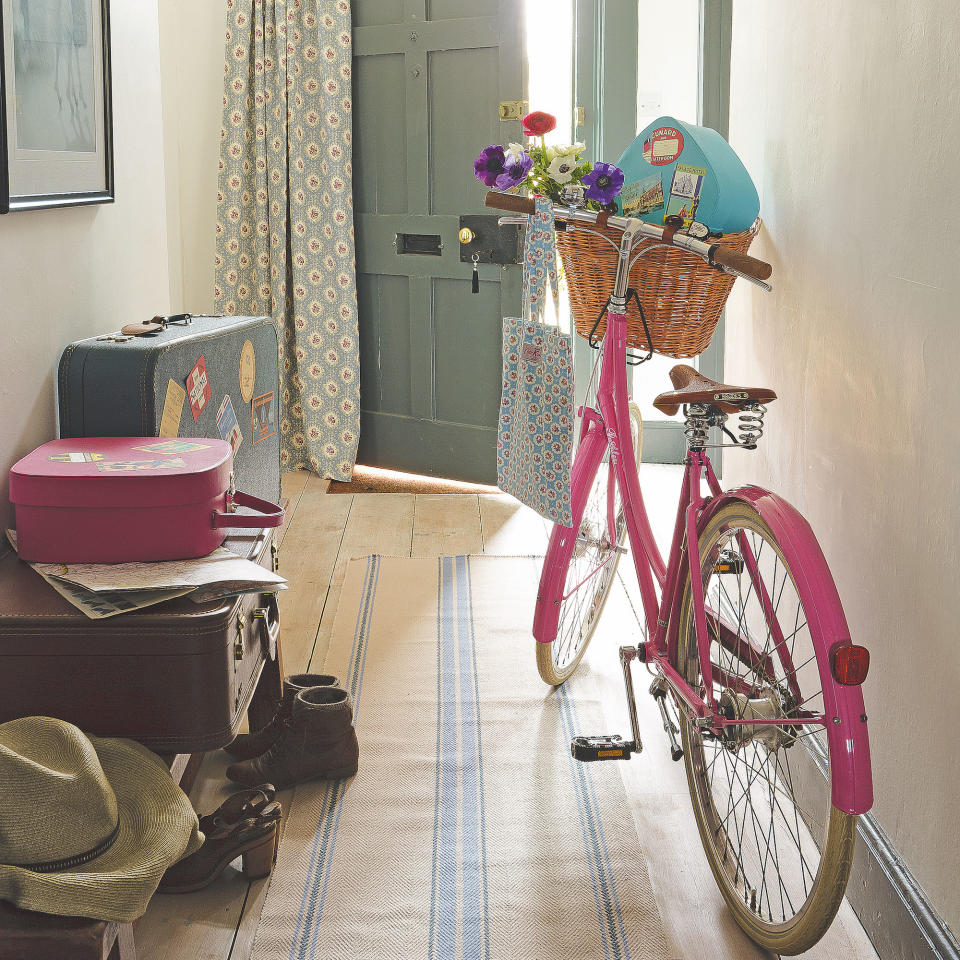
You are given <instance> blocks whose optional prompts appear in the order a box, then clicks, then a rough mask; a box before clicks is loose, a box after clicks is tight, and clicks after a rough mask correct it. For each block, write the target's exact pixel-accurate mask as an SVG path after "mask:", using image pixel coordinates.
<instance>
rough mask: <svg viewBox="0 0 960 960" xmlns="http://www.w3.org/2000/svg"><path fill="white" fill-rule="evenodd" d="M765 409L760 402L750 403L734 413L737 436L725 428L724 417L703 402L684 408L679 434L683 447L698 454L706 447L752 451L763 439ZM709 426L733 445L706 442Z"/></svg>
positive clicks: (725, 419)
mask: <svg viewBox="0 0 960 960" xmlns="http://www.w3.org/2000/svg"><path fill="white" fill-rule="evenodd" d="M766 412H767V408H766V407H765V406H764V405H763V404H762V403H750V404H746V405H744V406H743V407H741V408H740V410H739V412H738V413H737V418H738V421H737V431H738V433H737V436H734V435H733V433H731V432H730V430H728V429H727V426H726V423H727V415H726V414H725V413H722V412H721V411H720V410H718V409H717V408H716V407H712V406H710V405H708V404H703V403H691V404H688V405H687V406H686V408H685V421H684V426H683V435H684V437H686V440H687V448H688V449H689V450H692V451H700V450H704V449H706V448H707V447H708V446H723V447H733V446H737V447H741V448H742V449H744V450H756V449H757V443H758V442H759V440H760V438H761V437H762V436H763V418H764V416H765V415H766ZM711 427H720V429H721V430H722V431H723V432H724V433H725V434H726V435H727V436H728V437H729V438H730V439H731V440H733V441H734V442H733V443H723V444H710V443H707V440H708V439H709V430H710V428H711Z"/></svg>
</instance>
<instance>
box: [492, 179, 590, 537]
mask: <svg viewBox="0 0 960 960" xmlns="http://www.w3.org/2000/svg"><path fill="white" fill-rule="evenodd" d="M523 271H524V272H523V313H524V316H523V317H522V318H516V317H504V320H503V392H502V395H501V398H500V420H499V424H498V430H497V485H498V486H499V487H500V489H501V490H503V491H504V492H505V493H509V494H512V495H513V496H514V497H516V498H517V499H518V500H519V501H520V502H521V503H525V504H526V505H527V506H528V507H532V508H533V509H534V510H536V511H537V513H539V514H540V515H541V516H544V517H546V518H547V519H548V520H552V521H553V522H554V523H559V524H561V525H562V526H565V527H569V526H572V524H573V516H572V511H571V504H570V452H571V449H572V447H573V421H574V416H573V360H572V352H571V344H570V337H568V336H567V335H566V334H563V333H561V332H560V331H559V330H558V329H557V328H556V327H553V326H549V325H547V324H545V323H543V321H542V316H543V307H544V301H545V298H546V286H547V284H548V283H549V284H550V285H551V286H552V288H553V289H552V293H553V297H554V302H555V303H556V302H557V298H558V294H557V276H556V253H555V250H554V247H553V217H552V215H551V213H550V201H549V200H546V199H543V198H539V197H538V198H537V211H536V213H535V215H534V216H533V217H532V218H531V223H530V225H529V226H528V228H527V238H526V244H525V248H524V266H523Z"/></svg>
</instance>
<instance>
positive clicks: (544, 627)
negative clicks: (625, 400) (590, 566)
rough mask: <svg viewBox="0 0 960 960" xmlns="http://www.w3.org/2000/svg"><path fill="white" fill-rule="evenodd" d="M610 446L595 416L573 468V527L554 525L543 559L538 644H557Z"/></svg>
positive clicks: (536, 620)
mask: <svg viewBox="0 0 960 960" xmlns="http://www.w3.org/2000/svg"><path fill="white" fill-rule="evenodd" d="M606 449H607V438H606V436H605V435H604V432H603V428H602V425H601V421H600V420H599V418H596V417H594V419H590V420H589V421H588V422H587V424H586V429H585V432H584V434H583V436H582V438H581V440H580V444H579V446H578V447H577V455H576V458H575V459H574V463H573V470H572V471H571V478H570V487H571V508H572V513H573V526H572V527H561V526H560V525H559V524H554V527H553V532H552V533H551V534H550V545H549V546H548V547H547V553H546V556H545V557H544V559H543V571H542V573H541V574H540V586H539V587H538V588H537V606H536V610H535V611H534V614H533V636H534V638H535V639H536V640H537V642H538V643H553V640H554V638H555V637H556V635H557V622H558V620H559V618H560V601H561V600H562V598H563V588H564V585H565V583H566V579H567V568H568V567H569V565H570V555H571V554H572V553H573V546H574V543H575V542H576V538H577V537H576V534H577V531H578V530H579V529H580V521H581V519H582V518H583V511H584V508H585V507H586V504H587V497H588V496H589V494H590V490H591V489H592V487H593V480H594V477H595V476H596V475H597V468H598V467H599V466H600V461H601V460H603V454H604V452H605V451H606Z"/></svg>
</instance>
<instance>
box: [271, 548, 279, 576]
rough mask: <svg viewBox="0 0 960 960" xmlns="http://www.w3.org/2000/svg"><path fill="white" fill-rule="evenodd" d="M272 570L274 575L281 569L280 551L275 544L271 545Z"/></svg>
mask: <svg viewBox="0 0 960 960" xmlns="http://www.w3.org/2000/svg"><path fill="white" fill-rule="evenodd" d="M270 569H271V570H272V571H273V572H274V573H276V572H277V571H278V570H279V569H280V549H279V548H278V547H277V545H276V544H275V543H271V544H270Z"/></svg>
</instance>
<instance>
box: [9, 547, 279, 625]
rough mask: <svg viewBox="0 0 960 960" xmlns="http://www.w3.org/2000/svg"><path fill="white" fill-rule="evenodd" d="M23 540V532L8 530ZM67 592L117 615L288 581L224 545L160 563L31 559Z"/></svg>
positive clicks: (266, 589)
mask: <svg viewBox="0 0 960 960" xmlns="http://www.w3.org/2000/svg"><path fill="white" fill-rule="evenodd" d="M7 538H8V539H9V540H10V543H11V544H12V545H13V547H14V549H16V546H17V534H16V532H15V531H13V530H8V531H7ZM30 566H31V567H33V569H34V570H36V571H37V573H39V574H40V576H41V577H43V579H44V580H46V581H47V583H49V584H50V586H51V587H53V588H54V590H56V591H57V592H58V593H59V594H60V595H61V596H63V597H64V598H65V599H67V600H68V601H69V602H70V603H72V604H73V605H74V606H75V607H76V608H77V609H78V610H81V611H83V613H84V614H86V615H87V616H88V617H90V618H91V619H94V620H96V619H102V618H104V617H114V616H116V615H117V614H118V613H127V612H129V611H131V610H141V609H143V608H144V607H149V606H152V605H153V604H155V603H162V602H163V601H164V600H170V599H172V598H174V597H182V596H185V595H187V594H189V595H190V599H191V600H194V601H195V602H197V603H205V602H207V601H209V600H215V599H218V598H221V597H227V596H232V595H234V594H238V593H275V592H276V591H278V590H286V588H287V581H286V580H285V579H284V578H283V577H281V576H280V575H279V574H276V573H273V571H271V570H267V569H265V568H264V567H261V566H260V564H258V563H254V562H253V561H251V560H246V559H244V558H243V557H238V556H237V555H236V554H235V553H231V552H230V551H229V550H227V549H226V547H219V548H218V549H216V550H214V551H213V553H211V554H208V555H207V556H205V557H198V558H197V559H195V560H164V561H160V562H158V563H70V564H65V563H31V564H30Z"/></svg>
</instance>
